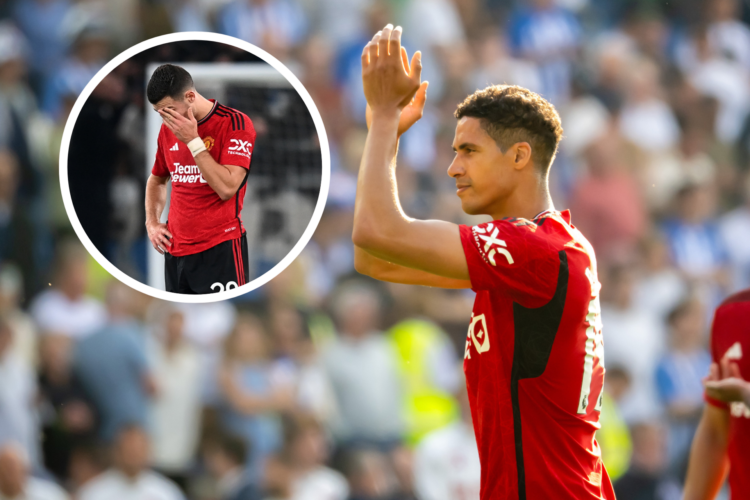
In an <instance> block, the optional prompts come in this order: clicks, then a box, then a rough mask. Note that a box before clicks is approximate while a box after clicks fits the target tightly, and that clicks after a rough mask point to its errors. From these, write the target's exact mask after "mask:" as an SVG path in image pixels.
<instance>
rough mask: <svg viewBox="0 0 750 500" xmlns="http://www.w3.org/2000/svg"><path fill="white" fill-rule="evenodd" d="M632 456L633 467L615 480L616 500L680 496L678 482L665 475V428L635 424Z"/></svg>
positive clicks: (661, 499) (665, 499)
mask: <svg viewBox="0 0 750 500" xmlns="http://www.w3.org/2000/svg"><path fill="white" fill-rule="evenodd" d="M632 436H633V458H632V462H631V465H630V469H629V470H628V472H626V473H625V475H624V476H622V477H621V478H620V479H618V480H617V481H616V482H615V483H614V487H615V494H616V495H617V500H645V499H653V500H680V499H681V498H682V491H681V490H680V487H679V485H678V484H677V483H676V482H675V481H674V479H672V478H670V477H669V476H667V475H666V472H667V466H668V463H667V454H666V439H665V433H664V430H663V429H662V428H661V426H660V425H659V424H658V423H653V422H639V423H637V424H635V425H634V426H633V429H632Z"/></svg>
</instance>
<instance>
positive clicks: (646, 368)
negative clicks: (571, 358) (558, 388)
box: [599, 264, 665, 422]
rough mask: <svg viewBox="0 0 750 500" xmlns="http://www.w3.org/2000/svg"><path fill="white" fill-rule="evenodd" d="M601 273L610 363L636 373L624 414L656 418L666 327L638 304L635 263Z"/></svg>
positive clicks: (634, 418)
mask: <svg viewBox="0 0 750 500" xmlns="http://www.w3.org/2000/svg"><path fill="white" fill-rule="evenodd" d="M599 276H600V279H601V280H602V324H603V325H604V338H605V339H606V340H605V342H606V352H607V363H608V364H611V363H615V364H619V365H622V366H627V367H628V370H630V373H631V376H632V386H631V388H630V390H629V391H628V393H627V394H626V395H625V396H623V399H622V404H621V405H620V409H621V411H622V416H623V418H624V419H625V420H626V421H628V422H632V421H637V420H642V419H648V418H652V417H654V416H655V415H656V414H657V413H658V405H657V397H656V387H655V383H654V370H655V369H656V363H658V361H659V358H660V356H661V354H662V352H663V350H664V344H665V342H664V336H665V332H664V329H663V327H662V325H661V323H660V322H659V321H658V318H656V317H654V316H653V315H651V314H649V312H648V311H647V310H642V309H637V308H636V307H635V304H634V302H633V287H634V284H635V269H634V268H633V265H631V264H618V265H616V266H613V267H612V268H611V269H609V270H608V271H604V272H600V274H599Z"/></svg>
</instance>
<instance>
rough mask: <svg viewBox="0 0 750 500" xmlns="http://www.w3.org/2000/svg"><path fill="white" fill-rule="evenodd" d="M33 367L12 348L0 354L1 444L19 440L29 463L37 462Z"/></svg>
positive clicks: (37, 423)
mask: <svg viewBox="0 0 750 500" xmlns="http://www.w3.org/2000/svg"><path fill="white" fill-rule="evenodd" d="M36 396H37V386H36V377H35V375H34V371H33V370H32V369H31V367H29V366H28V365H27V364H26V363H24V362H23V361H22V360H21V359H20V358H19V357H18V356H17V355H16V353H15V352H13V351H9V352H6V353H5V354H0V445H4V444H6V443H9V442H16V443H18V444H19V445H20V446H21V447H22V448H23V449H24V451H25V452H26V453H27V454H28V457H29V460H30V461H31V463H32V464H37V463H39V444H38V443H39V433H38V425H39V422H38V419H37V413H36V410H35V405H36Z"/></svg>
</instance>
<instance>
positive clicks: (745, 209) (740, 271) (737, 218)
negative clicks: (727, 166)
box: [719, 174, 750, 291]
mask: <svg viewBox="0 0 750 500" xmlns="http://www.w3.org/2000/svg"><path fill="white" fill-rule="evenodd" d="M742 195H743V200H744V203H743V204H742V205H740V206H739V207H737V208H735V209H734V210H732V211H730V212H727V213H726V214H724V215H722V216H721V217H720V218H719V231H720V233H721V238H722V241H723V242H724V247H725V248H726V249H727V254H728V256H729V266H730V275H731V277H732V284H731V290H732V291H738V290H743V289H745V288H748V287H750V175H748V174H745V179H744V182H743V190H742Z"/></svg>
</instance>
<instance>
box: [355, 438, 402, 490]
mask: <svg viewBox="0 0 750 500" xmlns="http://www.w3.org/2000/svg"><path fill="white" fill-rule="evenodd" d="M344 473H345V475H346V477H347V479H348V480H349V484H350V485H351V495H350V496H349V500H406V499H407V498H410V497H407V496H405V495H402V494H401V493H400V492H399V486H398V479H397V478H396V474H395V472H394V470H393V468H392V466H391V463H390V461H389V460H388V457H387V456H386V455H385V454H383V453H381V452H379V451H377V450H374V449H371V448H361V449H359V450H352V451H350V452H349V453H347V455H346V459H345V465H344Z"/></svg>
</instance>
